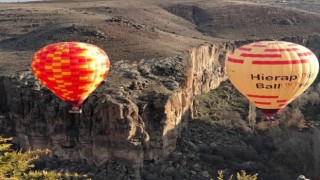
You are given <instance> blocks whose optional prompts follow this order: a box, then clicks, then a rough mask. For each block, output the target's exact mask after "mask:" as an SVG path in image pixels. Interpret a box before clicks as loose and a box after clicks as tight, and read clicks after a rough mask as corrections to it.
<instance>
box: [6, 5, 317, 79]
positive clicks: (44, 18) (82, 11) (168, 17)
mask: <svg viewBox="0 0 320 180" xmlns="http://www.w3.org/2000/svg"><path fill="white" fill-rule="evenodd" d="M265 2H269V3H268V4H266V3H265ZM265 2H264V3H261V2H259V3H258V4H257V3H256V1H240V0H239V1H229V0H222V1H221V0H214V1H212V0H211V1H209V0H207V1H200V0H178V1H169V0H164V1H153V0H139V1H128V0H120V1H84V0H83V1H80V0H69V1H52V2H28V3H0V23H1V27H0V53H1V58H0V73H1V74H6V75H11V74H14V72H15V71H16V70H19V69H25V68H28V67H30V62H31V59H32V56H33V54H34V53H35V52H36V51H37V50H38V49H39V48H41V47H42V46H45V45H47V44H50V43H54V42H59V41H82V42H89V43H93V44H96V45H98V46H99V47H101V48H103V49H104V50H105V51H106V52H107V54H108V55H109V56H110V59H111V61H119V60H128V61H139V60H141V59H151V58H157V57H167V56H173V55H176V54H179V53H181V52H185V51H187V50H188V49H189V48H190V47H191V46H198V45H200V44H205V43H210V42H213V41H232V40H241V39H263V38H269V39H277V38H280V37H283V36H298V35H301V36H303V35H310V34H315V33H319V32H320V28H319V27H320V24H319V23H315V22H319V21H320V15H319V14H317V13H316V12H308V11H305V10H303V8H304V9H306V7H310V8H311V7H317V6H318V5H319V3H317V2H313V3H312V2H309V1H308V2H309V4H311V5H312V6H311V5H309V6H307V5H308V4H307V3H306V4H307V5H305V6H303V7H302V8H300V6H299V7H289V6H287V5H286V4H283V3H278V4H276V3H274V2H273V1H265ZM270 4H276V5H277V6H271V5H270ZM291 4H293V5H294V1H292V2H291ZM293 5H292V6H293ZM297 8H300V9H297ZM313 9H316V8H313Z"/></svg>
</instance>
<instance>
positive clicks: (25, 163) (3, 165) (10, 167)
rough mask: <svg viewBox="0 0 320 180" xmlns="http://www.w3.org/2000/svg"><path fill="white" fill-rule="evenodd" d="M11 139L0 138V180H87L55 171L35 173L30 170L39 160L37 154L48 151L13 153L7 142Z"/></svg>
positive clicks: (84, 177)
mask: <svg viewBox="0 0 320 180" xmlns="http://www.w3.org/2000/svg"><path fill="white" fill-rule="evenodd" d="M11 140H12V138H3V137H1V136H0V179H5V180H29V179H30V180H31V179H32V180H34V179H39V180H40V179H47V180H57V179H65V178H67V177H78V178H80V179H88V178H87V177H86V175H78V174H76V173H75V174H70V173H61V172H55V171H45V170H41V171H37V170H32V168H33V167H34V164H33V161H34V160H36V159H38V158H39V154H43V153H45V154H48V153H49V150H34V151H30V150H29V151H27V152H22V151H14V150H12V149H11V148H10V147H11V144H9V143H8V142H9V141H11Z"/></svg>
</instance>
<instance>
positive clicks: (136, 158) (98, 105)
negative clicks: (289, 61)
mask: <svg viewBox="0 0 320 180" xmlns="http://www.w3.org/2000/svg"><path fill="white" fill-rule="evenodd" d="M284 40H287V41H292V42H297V43H300V44H303V45H306V46H308V47H309V48H310V49H312V50H313V48H314V49H319V47H318V46H319V43H318V42H319V41H320V37H319V36H310V37H299V38H296V37H290V38H287V39H284ZM246 43H249V41H246V42H236V43H216V44H213V45H209V46H202V47H198V48H192V49H190V51H189V52H188V53H185V54H181V55H179V56H176V57H171V58H164V59H151V60H142V61H141V62H139V63H135V64H132V63H131V64H129V63H127V62H125V61H119V62H116V63H112V67H111V73H110V75H109V76H108V77H107V79H106V81H105V82H104V83H103V84H102V85H101V86H100V87H99V88H97V90H96V91H95V92H94V93H93V94H92V95H90V97H89V98H88V99H87V100H86V102H85V103H84V104H83V105H82V106H81V107H82V109H83V113H82V114H70V113H69V112H68V111H69V109H70V105H68V104H66V103H65V102H63V101H61V100H60V99H58V98H57V97H56V96H55V95H53V94H52V93H51V92H50V91H49V90H47V89H46V88H44V87H43V86H42V85H41V84H40V83H39V82H38V81H37V80H35V78H34V76H33V74H32V72H31V71H30V70H26V71H23V72H18V74H17V75H16V76H14V77H0V93H1V94H0V95H1V98H0V112H3V113H5V114H7V115H8V118H9V120H8V121H1V125H2V126H3V127H5V128H1V134H3V135H9V136H14V137H15V141H16V142H17V143H19V144H20V146H21V147H22V148H24V149H29V148H31V149H37V148H41V149H43V148H48V149H50V150H51V153H52V156H55V157H58V158H59V159H67V160H71V161H82V162H86V163H95V164H97V165H101V164H104V163H105V162H107V161H108V160H109V159H111V158H114V157H116V158H122V159H126V160H128V161H130V162H131V163H132V164H133V165H134V166H136V167H139V166H142V165H143V161H144V160H150V161H159V160H161V159H162V158H163V157H166V156H167V155H169V154H170V153H171V152H172V151H173V150H174V149H175V147H176V140H177V138H178V137H179V135H180V132H181V130H182V128H183V127H184V126H185V125H186V123H187V121H188V120H189V119H190V118H191V117H192V116H193V98H192V97H193V96H194V95H197V94H201V93H205V92H208V91H210V90H211V89H214V88H216V87H218V86H219V83H220V82H222V81H224V80H226V79H227V77H226V74H225V71H224V59H225V55H226V52H228V51H230V50H232V49H234V48H235V47H237V46H239V45H242V44H246Z"/></svg>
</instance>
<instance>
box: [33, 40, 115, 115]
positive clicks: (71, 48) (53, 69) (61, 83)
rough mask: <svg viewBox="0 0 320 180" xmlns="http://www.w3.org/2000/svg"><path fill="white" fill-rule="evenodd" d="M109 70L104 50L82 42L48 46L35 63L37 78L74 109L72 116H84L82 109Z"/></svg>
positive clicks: (36, 54)
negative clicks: (79, 114) (77, 114)
mask: <svg viewBox="0 0 320 180" xmlns="http://www.w3.org/2000/svg"><path fill="white" fill-rule="evenodd" d="M109 68H110V61H109V58H108V56H107V54H106V53H105V52H104V51H103V50H102V49H100V48H99V47H97V46H95V45H92V44H88V43H81V42H60V43H55V44H50V45H47V46H45V47H43V48H41V49H40V50H39V51H38V52H36V53H35V55H34V56H33V59H32V71H33V73H34V75H35V76H36V78H37V79H38V80H39V81H40V82H41V83H42V84H43V85H44V86H45V87H47V88H48V89H49V90H51V91H52V92H53V93H54V94H55V95H57V96H58V97H59V98H60V99H62V100H64V101H65V102H67V103H69V104H70V105H72V106H73V108H72V110H71V111H70V112H71V113H81V109H80V108H79V107H80V105H81V104H82V103H83V101H84V100H85V99H86V98H87V97H88V96H89V95H90V94H91V93H92V92H93V91H94V90H95V89H96V88H97V87H98V86H99V85H100V84H101V82H102V81H103V80H104V79H105V78H106V76H107V75H108V73H109Z"/></svg>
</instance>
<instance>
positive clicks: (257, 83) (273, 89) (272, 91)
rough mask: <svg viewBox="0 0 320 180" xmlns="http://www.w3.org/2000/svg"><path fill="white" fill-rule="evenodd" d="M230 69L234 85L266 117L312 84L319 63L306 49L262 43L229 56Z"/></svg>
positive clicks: (268, 42)
mask: <svg viewBox="0 0 320 180" xmlns="http://www.w3.org/2000/svg"><path fill="white" fill-rule="evenodd" d="M226 69H227V74H228V77H229V79H230V81H231V83H232V84H233V85H234V86H235V87H236V88H237V89H238V90H239V91H240V92H241V93H242V94H243V95H244V96H246V97H247V98H248V99H249V100H250V101H251V102H252V103H253V104H255V105H256V106H257V107H258V108H260V109H261V110H262V112H263V113H264V115H265V116H273V115H274V114H275V113H277V112H279V111H281V109H283V108H284V107H285V106H286V105H287V104H289V103H290V102H291V101H292V100H294V99H295V98H296V97H297V96H299V95H300V94H301V93H302V92H304V91H305V90H306V89H307V88H308V87H309V86H310V85H311V84H312V82H313V81H314V80H315V78H316V77H317V74H318V71H319V62H318V59H317V57H316V56H315V55H314V54H313V53H312V52H311V51H310V50H309V49H307V48H306V47H304V46H301V45H298V44H295V43H291V42H284V41H261V42H255V43H251V44H248V45H244V46H242V47H239V48H237V49H235V50H234V51H233V52H231V53H229V54H228V55H227V59H226Z"/></svg>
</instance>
